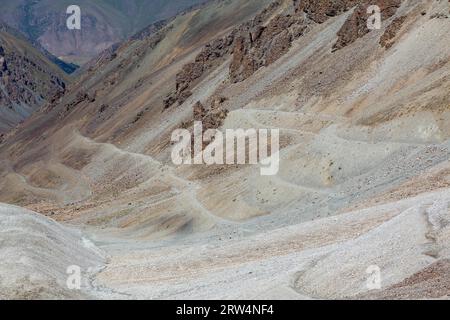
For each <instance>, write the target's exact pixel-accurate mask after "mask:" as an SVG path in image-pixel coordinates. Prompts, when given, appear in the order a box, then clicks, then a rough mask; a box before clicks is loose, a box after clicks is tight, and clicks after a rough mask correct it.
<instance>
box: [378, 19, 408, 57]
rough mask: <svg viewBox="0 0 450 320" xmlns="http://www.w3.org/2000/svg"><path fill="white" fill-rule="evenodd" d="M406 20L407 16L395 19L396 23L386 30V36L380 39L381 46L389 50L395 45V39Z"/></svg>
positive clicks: (393, 22)
mask: <svg viewBox="0 0 450 320" xmlns="http://www.w3.org/2000/svg"><path fill="white" fill-rule="evenodd" d="M405 20H406V16H402V17H398V18H395V19H394V21H392V23H391V24H390V25H389V26H388V27H387V28H386V30H385V31H384V34H383V35H382V36H381V38H380V45H381V46H382V47H384V48H386V49H389V48H390V47H392V45H393V44H394V41H393V40H394V38H395V37H396V35H397V33H398V31H399V30H400V28H401V27H402V25H403V23H404V22H405Z"/></svg>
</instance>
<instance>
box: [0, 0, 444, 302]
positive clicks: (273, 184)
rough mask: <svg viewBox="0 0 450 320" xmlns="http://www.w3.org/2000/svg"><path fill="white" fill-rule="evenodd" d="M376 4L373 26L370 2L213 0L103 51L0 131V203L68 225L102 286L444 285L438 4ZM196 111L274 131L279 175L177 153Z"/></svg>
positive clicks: (124, 293)
mask: <svg viewBox="0 0 450 320" xmlns="http://www.w3.org/2000/svg"><path fill="white" fill-rule="evenodd" d="M372 2H373V3H376V4H377V5H378V6H379V7H380V9H381V15H382V25H381V29H379V30H369V29H367V25H366V21H367V19H366V16H365V15H366V12H367V11H366V9H367V6H368V5H369V2H368V1H364V0H361V1H358V0H341V1H328V0H321V1H307V0H304V1H296V0H294V1H293V0H280V1H270V0H266V1H261V0H230V1H212V2H211V3H209V4H208V5H206V6H204V7H200V8H197V9H195V10H193V11H189V12H187V13H184V14H181V15H179V16H177V17H176V18H175V19H173V20H172V21H171V22H170V23H168V24H166V25H161V26H158V28H156V29H152V30H151V32H148V33H145V32H144V33H143V34H141V35H140V36H137V37H134V38H133V39H130V40H129V41H126V42H124V43H122V44H121V45H120V46H118V47H117V48H114V50H111V51H109V52H105V53H104V54H103V55H101V56H100V57H99V58H98V59H96V60H95V61H94V62H92V63H91V64H90V65H89V68H88V69H87V70H86V72H85V73H84V74H83V75H82V76H81V78H80V79H79V80H78V82H77V83H75V84H73V85H72V86H71V88H70V90H68V92H66V94H64V95H63V96H62V97H61V99H60V100H58V101H54V102H53V103H48V104H47V105H46V106H45V108H44V109H42V110H41V111H40V112H38V113H36V114H34V115H33V116H32V117H31V118H29V119H28V120H27V121H25V122H24V123H23V124H22V125H20V126H19V127H18V128H17V129H16V130H15V131H14V132H13V133H11V134H10V135H8V137H6V139H4V141H3V142H1V144H0V163H1V166H0V202H4V203H8V204H14V205H18V206H21V207H25V208H27V209H31V210H33V211H36V212H38V213H40V214H42V215H45V216H47V217H49V218H50V219H52V220H55V221H57V223H58V224H62V225H67V224H68V225H70V226H71V228H77V229H79V230H82V231H83V232H84V234H85V235H84V236H85V237H86V239H90V240H89V241H92V243H94V244H95V245H96V246H97V247H98V250H101V252H102V254H104V255H106V256H107V259H106V262H104V264H103V268H102V269H101V271H98V272H97V273H96V274H93V275H92V274H91V275H90V276H89V285H87V286H86V287H85V288H84V290H85V291H84V292H85V293H86V294H87V295H90V296H95V297H97V298H118V299H123V298H125V299H133V298H184V299H192V298H194V299H195V298H198V299H212V298H217V299H221V298H250V299H253V298H263V299H268V298H292V299H308V298H313V299H314V298H352V299H358V298H374V299H380V298H381V299H382V298H397V299H402V298H448V296H449V295H450V289H449V288H450V283H449V279H450V277H449V276H450V274H449V270H450V269H449V262H448V261H449V259H450V250H449V248H450V228H449V226H450V206H449V203H450V162H449V159H450V149H449V147H450V140H449V139H450V130H449V128H450V125H449V124H450V95H449V92H450V47H449V45H448V44H449V43H450V23H449V21H450V20H449V19H448V17H449V15H450V14H449V3H448V1H434V0H427V1H419V0H411V1H401V0H376V1H370V4H372ZM217 110H219V112H217ZM198 118H201V119H202V120H203V121H206V122H207V124H208V126H210V127H211V128H218V129H227V128H230V129H232V128H244V129H247V128H256V129H259V128H261V129H271V128H273V129H279V130H280V147H281V150H280V170H279V172H278V174H277V175H274V176H261V175H260V170H259V169H260V168H259V166H252V165H243V166H239V165H233V166H230V165H223V166H219V165H212V166H206V165H190V166H189V165H181V166H175V165H174V164H173V163H172V160H171V151H172V144H171V141H170V137H171V134H172V132H173V131H174V130H175V129H178V128H191V127H192V123H193V121H194V120H196V119H198ZM43 219H44V218H43ZM46 221H47V220H46ZM2 228H3V227H2ZM0 230H2V229H0ZM42 232H44V233H45V232H48V231H45V230H43V231H42ZM66 242H67V245H70V242H69V241H66ZM25 255H26V254H25ZM67 259H68V260H70V258H67ZM64 261H66V260H64ZM67 263H69V261H67ZM70 264H77V262H76V261H74V262H73V263H70ZM371 266H376V267H378V268H379V270H380V277H381V288H380V289H378V290H369V289H370V288H368V287H367V286H366V283H367V278H368V273H367V272H366V271H367V270H368V269H370V267H371ZM24 268H25V269H24V270H28V272H29V273H30V274H34V273H35V270H34V269H33V268H29V269H26V267H24ZM0 271H1V272H2V274H0V276H1V278H4V274H3V273H7V271H6V269H5V270H1V269H0ZM16 286H17V284H11V283H9V282H4V281H2V282H1V283H0V288H7V290H8V291H6V292H14V290H19V289H15V288H16ZM42 286H43V287H44V288H48V287H49V286H51V285H50V284H46V283H45V282H44V283H42ZM33 288H34V287H33V286H30V288H28V287H27V286H24V287H21V288H20V290H19V291H20V292H24V291H25V292H26V291H27V290H30V291H31V290H34V289H33ZM75 293H76V294H79V293H80V292H75ZM75 293H74V294H75ZM12 296H14V295H12ZM61 297H66V296H65V295H63V294H62V293H61Z"/></svg>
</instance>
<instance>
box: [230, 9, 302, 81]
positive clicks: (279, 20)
mask: <svg viewBox="0 0 450 320" xmlns="http://www.w3.org/2000/svg"><path fill="white" fill-rule="evenodd" d="M306 28H307V24H306V21H305V20H304V19H303V18H302V17H301V16H299V15H295V14H279V15H276V16H275V17H274V18H273V19H271V20H270V21H269V23H268V24H267V25H264V24H263V23H262V22H260V21H259V19H255V20H253V21H252V23H251V25H250V26H246V28H245V27H244V28H242V29H243V30H240V33H239V36H238V38H237V40H236V42H235V45H234V50H233V58H232V61H231V65H230V79H231V81H232V82H234V83H236V82H240V81H243V80H245V79H247V78H248V77H249V76H251V75H252V74H253V73H255V72H256V71H257V70H258V69H259V68H261V67H263V66H268V65H270V64H272V63H273V62H275V61H276V60H278V59H279V58H280V57H282V56H283V55H284V54H285V53H286V52H287V51H288V50H289V48H290V47H291V44H292V41H293V40H294V39H296V38H298V37H300V36H301V35H303V33H304V31H305V30H306ZM246 29H247V30H246Z"/></svg>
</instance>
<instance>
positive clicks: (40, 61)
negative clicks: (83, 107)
mask: <svg viewBox="0 0 450 320" xmlns="http://www.w3.org/2000/svg"><path fill="white" fill-rule="evenodd" d="M57 64H59V65H60V66H62V67H66V66H69V65H67V64H65V63H64V62H62V61H59V60H58V59H57V58H55V57H53V56H52V55H51V54H50V53H48V52H45V50H44V51H42V52H41V50H40V48H35V47H34V46H33V45H32V44H30V43H29V42H27V39H26V38H25V37H23V36H21V35H20V33H19V32H17V31H14V30H13V29H11V28H9V27H7V26H5V25H2V24H0V134H3V133H5V132H6V131H8V130H9V129H11V128H12V127H14V126H15V125H16V124H17V123H19V122H21V121H22V120H24V119H25V118H27V117H28V116H29V115H30V114H32V113H33V112H34V111H35V110H36V109H37V108H39V107H40V106H41V105H42V104H43V103H45V102H46V101H50V100H51V99H52V97H57V96H58V95H62V94H63V93H64V92H65V89H66V85H67V82H68V80H69V78H68V76H67V75H65V74H64V72H63V71H62V70H60V69H59V68H58V67H57Z"/></svg>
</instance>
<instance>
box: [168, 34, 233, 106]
mask: <svg viewBox="0 0 450 320" xmlns="http://www.w3.org/2000/svg"><path fill="white" fill-rule="evenodd" d="M233 42H234V35H233V34H230V35H228V36H226V37H224V38H221V39H216V40H213V41H211V42H210V43H208V44H207V45H206V46H205V47H204V48H203V49H202V51H201V52H200V53H199V54H198V55H197V57H196V58H195V60H194V61H193V62H190V63H188V64H186V65H184V66H183V68H182V70H181V71H180V72H178V74H177V75H176V83H175V91H174V92H171V93H170V94H169V95H168V96H167V97H166V98H165V99H164V107H165V108H168V107H170V106H172V105H173V104H174V103H176V102H178V104H182V103H183V102H184V101H186V99H187V98H189V97H190V96H191V95H192V92H191V91H190V88H192V86H193V85H194V83H195V81H196V80H197V79H199V78H200V77H201V76H202V75H203V74H204V73H205V71H207V70H209V69H211V68H212V67H213V66H215V65H217V64H218V62H219V61H220V58H222V57H224V56H225V55H227V54H229V53H230V52H231V49H232V44H233Z"/></svg>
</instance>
